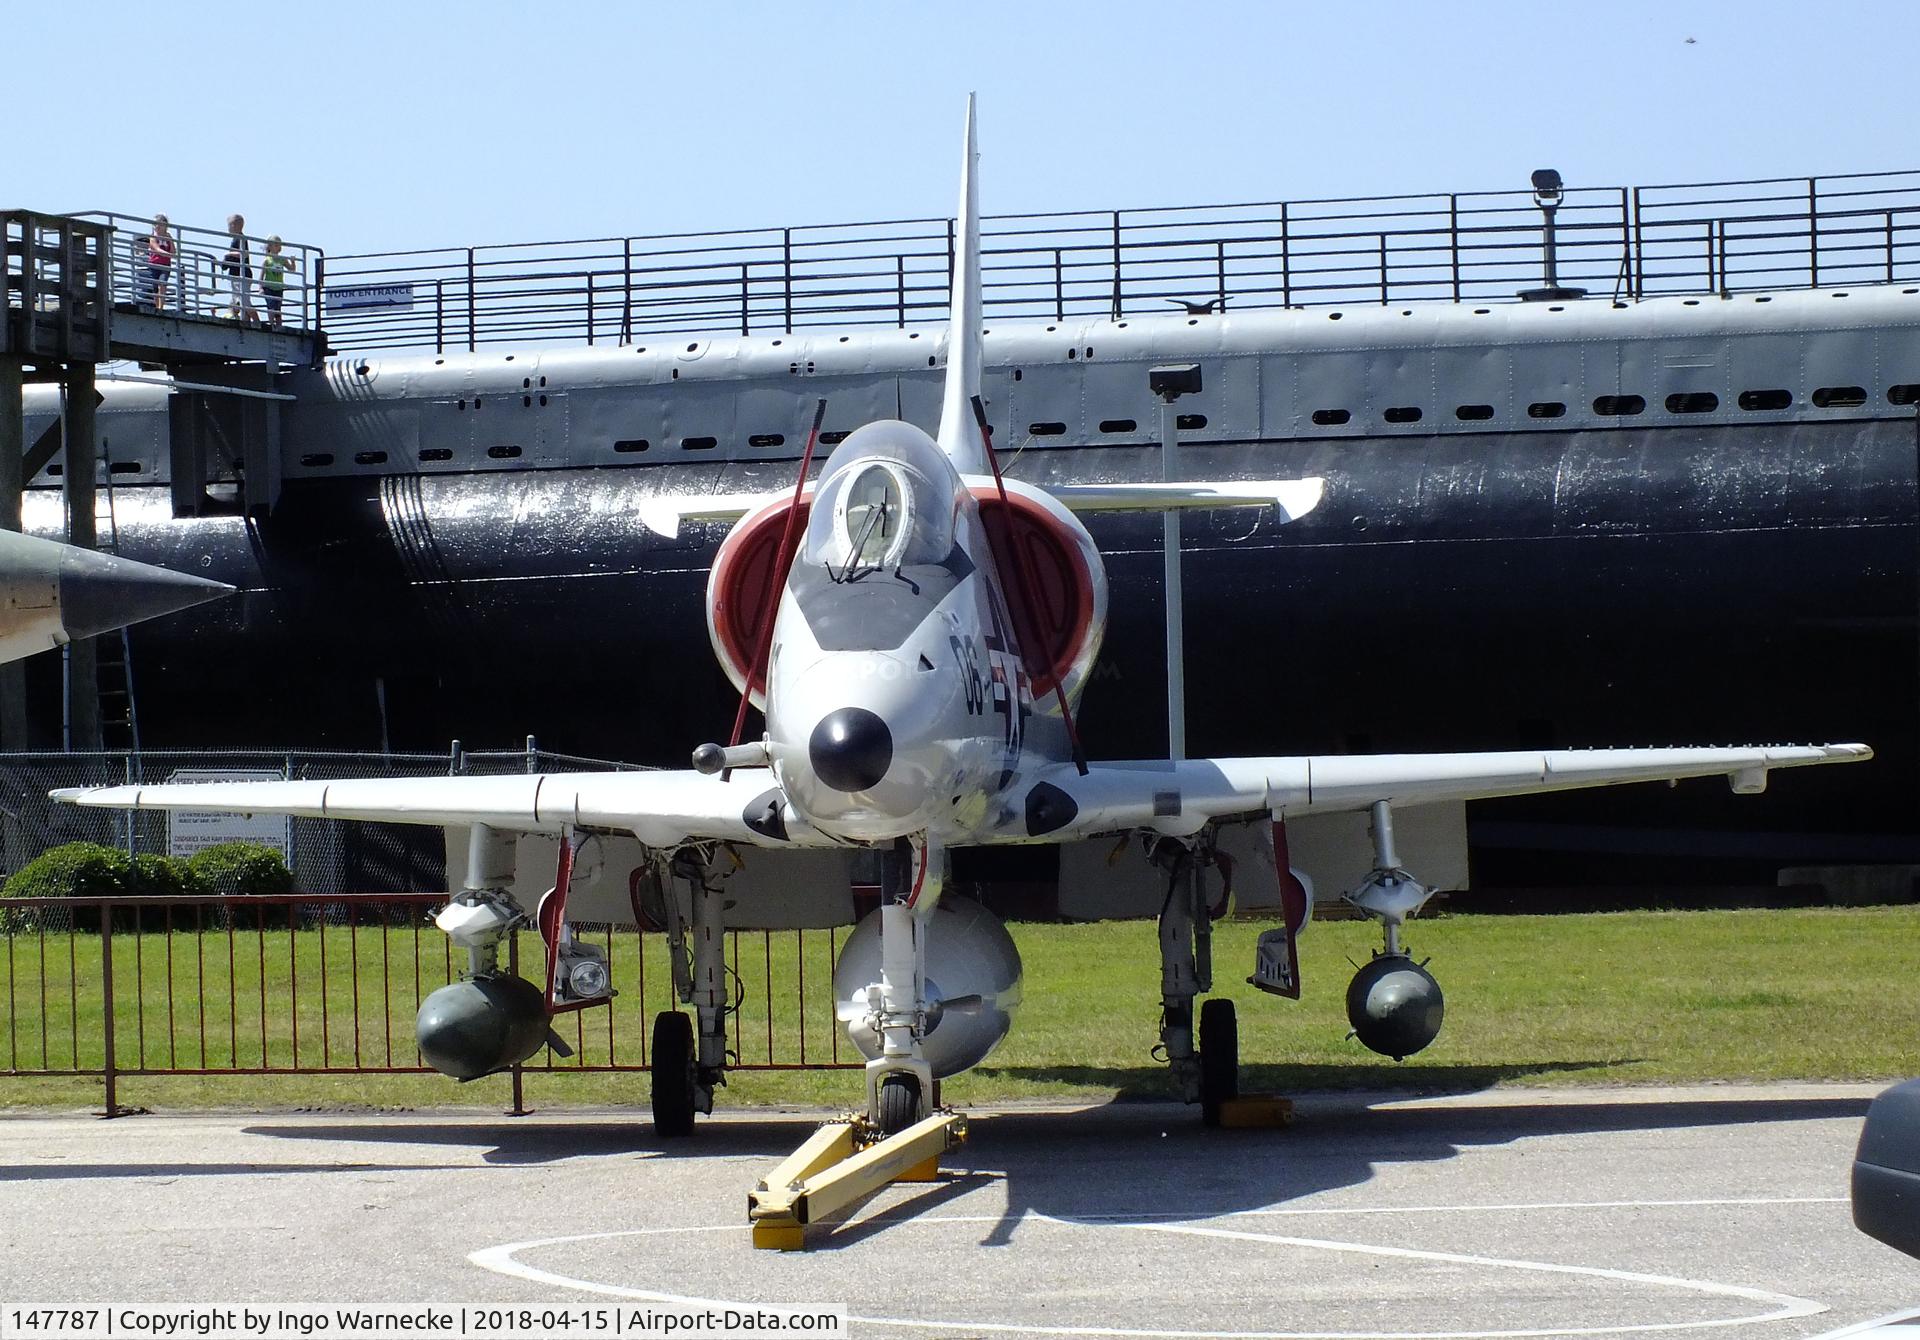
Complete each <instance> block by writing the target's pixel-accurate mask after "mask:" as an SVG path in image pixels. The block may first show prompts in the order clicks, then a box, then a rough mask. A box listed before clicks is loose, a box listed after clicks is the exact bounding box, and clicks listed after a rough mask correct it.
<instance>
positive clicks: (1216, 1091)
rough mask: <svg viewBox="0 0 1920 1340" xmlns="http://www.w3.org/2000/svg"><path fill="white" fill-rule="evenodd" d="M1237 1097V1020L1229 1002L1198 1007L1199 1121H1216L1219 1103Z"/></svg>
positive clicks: (1238, 1037)
mask: <svg viewBox="0 0 1920 1340" xmlns="http://www.w3.org/2000/svg"><path fill="white" fill-rule="evenodd" d="M1239 1096H1240V1023H1239V1021H1238V1020H1237V1019H1236V1018H1234V1013H1233V1002H1232V1001H1230V1000H1210V1001H1208V1002H1207V1003H1206V1004H1204V1005H1202V1006H1201V1007H1200V1120H1201V1121H1203V1122H1205V1123H1206V1124H1207V1125H1209V1126H1218V1125H1219V1124H1220V1105H1221V1104H1222V1103H1225V1102H1227V1101H1228V1100H1229V1099H1233V1098H1238V1097H1239Z"/></svg>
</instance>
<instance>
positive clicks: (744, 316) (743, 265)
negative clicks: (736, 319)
mask: <svg viewBox="0 0 1920 1340" xmlns="http://www.w3.org/2000/svg"><path fill="white" fill-rule="evenodd" d="M749 264H751V262H748V261H741V262H740V333H741V334H742V335H746V334H750V333H751V332H752V324H751V323H752V315H751V313H750V312H749V310H748V306H747V266H748V265H749Z"/></svg>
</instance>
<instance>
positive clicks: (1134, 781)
mask: <svg viewBox="0 0 1920 1340" xmlns="http://www.w3.org/2000/svg"><path fill="white" fill-rule="evenodd" d="M1872 757H1873V751H1872V750H1871V749H1869V748H1868V747H1867V746H1866V745H1863V744H1827V745H1778V746H1750V747H1745V748H1703V749H1549V750H1517V751H1512V752H1505V753H1484V754H1471V753H1467V754H1354V755H1345V754H1334V755H1326V756H1323V757H1318V758H1314V757H1302V758H1196V759H1185V760H1182V761H1180V762H1178V763H1175V762H1169V761H1147V762H1136V763H1095V764H1093V765H1091V767H1090V768H1089V769H1088V771H1087V774H1086V775H1085V776H1081V775H1080V773H1079V771H1078V770H1077V769H1076V768H1075V767H1074V766H1073V765H1072V764H1070V763H1063V764H1059V765H1056V766H1054V767H1051V768H1049V769H1047V770H1046V771H1044V772H1043V773H1041V774H1040V775H1039V776H1038V777H1037V778H1036V779H1035V781H1034V783H1033V785H1032V786H1031V787H1030V788H1029V789H1028V790H1027V792H1026V793H1025V796H1024V803H1023V806H1021V807H1020V808H1017V809H1015V810H1014V811H1012V812H1010V813H1009V814H1007V815H1006V816H1005V817H1004V819H1003V821H1002V824H1001V829H1000V834H999V836H1000V838H1001V840H1003V841H1004V840H1008V839H1011V840H1014V841H1020V840H1023V839H1024V840H1028V841H1034V840H1044V841H1049V842H1060V841H1071V840H1073V839H1075V838H1084V837H1092V836H1095V835H1098V834H1101V833H1112V832H1120V831H1124V830H1129V829H1137V828H1151V829H1156V830H1158V831H1160V832H1163V833H1167V834H1169V835H1173V836H1183V835H1186V834H1190V833H1194V832H1197V831H1198V830H1199V829H1200V828H1201V827H1203V826H1204V825H1205V824H1206V823H1207V822H1208V821H1210V820H1213V819H1219V818H1225V817H1227V816H1231V815H1249V814H1259V813H1262V812H1265V813H1271V814H1273V815H1274V816H1276V817H1279V818H1286V817H1288V816H1291V815H1300V814H1326V813H1331V812H1335V811H1341V810H1364V809H1366V808H1368V807H1369V806H1371V805H1372V804H1374V802H1376V801H1381V800H1386V801H1392V802H1393V803H1395V804H1398V805H1424V804H1431V803H1433V802H1436V801H1443V800H1486V799H1489V798H1491V797H1494V796H1518V795H1529V794H1532V793H1534V792H1539V791H1570V790H1574V789H1576V788H1579V787H1588V786H1618V785H1621V784H1623V783H1627V782H1660V781H1678V780H1680V779H1682V778H1687V777H1713V776H1722V777H1725V778H1727V780H1728V782H1729V783H1730V784H1731V785H1732V787H1733V789H1734V790H1735V791H1736V792H1738V793H1740V794H1754V793H1757V792H1759V791H1763V790H1765V789H1766V784H1767V773H1768V772H1769V771H1770V770H1772V769H1774V768H1797V767H1805V766H1808V765H1810V764H1816V763H1855V762H1860V761H1863V760H1865V759H1869V758H1872Z"/></svg>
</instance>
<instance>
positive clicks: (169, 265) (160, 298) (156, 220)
mask: <svg viewBox="0 0 1920 1340" xmlns="http://www.w3.org/2000/svg"><path fill="white" fill-rule="evenodd" d="M177 249H178V248H177V246H176V244H175V242H174V240H173V233H172V232H171V231H169V230H168V227H167V216H166V215H164V214H156V215H154V216H153V231H152V232H151V233H149V234H147V287H148V288H149V289H151V290H152V292H153V310H154V311H155V313H158V312H159V311H160V310H161V309H162V308H163V307H165V306H166V302H167V276H168V275H170V274H172V273H173V253H174V252H175V251H176V250H177ZM142 296H143V297H144V295H142Z"/></svg>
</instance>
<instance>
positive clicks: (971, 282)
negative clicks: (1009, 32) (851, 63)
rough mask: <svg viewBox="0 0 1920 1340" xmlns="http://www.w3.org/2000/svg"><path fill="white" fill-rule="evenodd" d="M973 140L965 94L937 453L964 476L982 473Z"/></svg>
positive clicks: (977, 202)
mask: <svg viewBox="0 0 1920 1340" xmlns="http://www.w3.org/2000/svg"><path fill="white" fill-rule="evenodd" d="M978 156H979V155H978V152H977V151H976V150H975V148H974V139H973V94H971V93H969V94H967V144H966V152H965V154H964V155H963V156H962V158H961V160H960V217H959V220H958V224H957V226H956V229H955V233H954V244H953V294H952V297H951V299H950V301H949V304H948V313H949V315H948V328H947V384H946V390H945V391H944V393H943V394H942V395H941V399H940V433H939V440H940V448H941V450H943V451H945V452H946V453H947V458H948V459H949V460H951V461H952V462H953V463H954V465H955V467H956V468H958V469H959V471H960V473H961V474H963V475H970V474H985V473H986V472H987V459H986V451H985V449H984V448H983V447H982V445H981V443H980V430H979V428H978V427H976V426H975V424H974V419H973V398H974V397H975V396H977V395H979V394H980V393H981V392H980V359H981V354H980V320H981V312H980V184H979V182H978V181H976V180H975V179H974V174H973V169H974V160H975V159H976V158H977V157H978Z"/></svg>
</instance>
